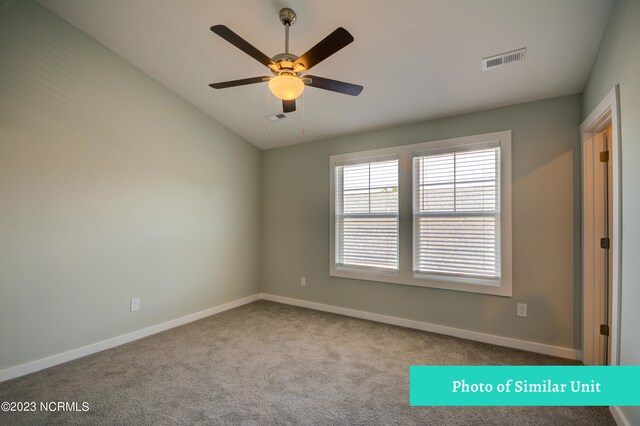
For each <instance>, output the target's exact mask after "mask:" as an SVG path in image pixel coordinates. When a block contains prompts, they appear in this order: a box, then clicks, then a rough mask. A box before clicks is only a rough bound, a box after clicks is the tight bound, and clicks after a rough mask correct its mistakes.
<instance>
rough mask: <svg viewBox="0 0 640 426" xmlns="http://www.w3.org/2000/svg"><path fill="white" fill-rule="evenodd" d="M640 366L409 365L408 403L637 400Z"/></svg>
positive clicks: (635, 402) (608, 402) (638, 402)
mask: <svg viewBox="0 0 640 426" xmlns="http://www.w3.org/2000/svg"><path fill="white" fill-rule="evenodd" d="M639 389H640V366H621V367H618V366H613V367H608V366H607V367H605V366H602V367H587V366H581V365H580V366H577V365H574V366H535V367H534V366H522V367H516V366H508V367H504V366H482V367H480V366H471V367H467V366H446V367H444V366H438V367H427V366H412V367H411V370H410V403H411V405H412V406H455V405H457V406H462V405H475V406H480V405H485V406H489V405H495V406H497V405H503V406H516V405H564V406H568V405H617V406H640V391H639Z"/></svg>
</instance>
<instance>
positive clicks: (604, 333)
mask: <svg viewBox="0 0 640 426" xmlns="http://www.w3.org/2000/svg"><path fill="white" fill-rule="evenodd" d="M600 334H601V335H602V336H608V335H609V326H608V325H607V324H600Z"/></svg>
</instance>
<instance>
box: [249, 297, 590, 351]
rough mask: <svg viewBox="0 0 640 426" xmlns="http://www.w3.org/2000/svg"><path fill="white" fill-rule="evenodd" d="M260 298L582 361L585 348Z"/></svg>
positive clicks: (346, 309) (292, 301)
mask: <svg viewBox="0 0 640 426" xmlns="http://www.w3.org/2000/svg"><path fill="white" fill-rule="evenodd" d="M260 298H261V299H264V300H269V301H271V302H278V303H284V304H286V305H293V306H300V307H302V308H309V309H315V310H316V311H324V312H331V313H334V314H340V315H346V316H349V317H354V318H360V319H366V320H369V321H375V322H381V323H384V324H391V325H397V326H400V327H407V328H413V329H416V330H422V331H429V332H431V333H437V334H444V335H447V336H453V337H459V338H462V339H468V340H474V341H476V342H482V343H489V344H492V345H497V346H505V347H507V348H513V349H520V350H523V351H529V352H536V353H540V354H544V355H551V356H557V357H560V358H568V359H573V360H580V359H581V357H582V354H581V351H579V350H576V349H571V348H563V347H560V346H551V345H546V344H544V343H536V342H529V341H527V340H519V339H512V338H510V337H502V336H496V335H493V334H486V333H480V332H477V331H469V330H464V329H461V328H454V327H447V326H444V325H438V324H431V323H427V322H422V321H415V320H409V319H404V318H398V317H392V316H388V315H381V314H374V313H371V312H365V311H358V310H355V309H350V308H342V307H339V306H333V305H325V304H323V303H317V302H309V301H307V300H301V299H292V298H290V297H284V296H277V295H275V294H269V293H261V294H260Z"/></svg>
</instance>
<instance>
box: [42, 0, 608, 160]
mask: <svg viewBox="0 0 640 426" xmlns="http://www.w3.org/2000/svg"><path fill="white" fill-rule="evenodd" d="M40 3H41V4H43V5H44V6H46V7H47V8H49V9H51V10H52V11H54V12H55V13H56V14H58V15H60V16H61V17H62V18H64V19H65V20H67V21H68V22H70V23H71V24H73V25H74V26H76V27H77V28H79V29H81V30H82V31H84V32H86V33H88V34H89V35H91V36H92V37H93V38H95V39H96V40H98V41H99V42H100V43H102V44H104V45H105V46H107V47H108V48H110V49H111V50H113V51H114V52H115V53H117V54H118V55H120V56H121V57H123V58H124V59H125V60H127V61H129V62H130V63H132V64H133V65H135V66H136V67H138V68H140V69H141V70H142V71H144V72H145V73H147V74H148V75H150V76H151V77H153V78H154V79H156V80H157V81H159V82H160V83H162V84H164V85H165V86H167V87H168V88H170V89H171V90H173V91H174V92H176V93H177V94H179V95H180V96H182V97H183V98H185V99H186V100H188V101H189V102H191V103H192V104H194V105H196V106H197V107H198V108H199V109H201V110H202V111H204V112H205V113H207V114H209V115H210V116H211V117H213V118H215V119H216V120H218V121H219V122H221V123H222V124H224V125H225V126H227V127H228V128H230V129H231V130H233V131H234V132H236V133H238V134H239V135H241V136H242V137H244V138H245V139H247V140H248V141H250V142H252V143H253V144H254V145H256V146H257V147H259V148H261V149H268V148H273V147H277V146H283V145H290V144H296V143H301V142H308V141H312V140H318V139H324V138H328V137H333V136H339V135H344V134H350V133H356V132H361V131H366V130H372V129H377V128H383V127H388V126H394V125H400V124H405V123H411V122H417V121H422V120H427V119H431V118H436V117H443V116H449V115H455V114H460V113H465V112H470V111H476V110H481V109H487V108H491V107H496V106H503V105H510V104H515V103H520V102H526V101H531V100H536V99H543V98H548V97H553V96H560V95H566V94H572V93H579V92H581V91H582V88H583V86H584V84H585V81H586V79H587V76H588V73H589V70H590V68H591V65H592V63H593V60H594V58H595V54H596V51H597V49H598V45H599V43H600V39H601V37H602V33H603V31H604V27H605V25H606V21H607V18H608V16H609V11H610V9H611V5H612V3H613V0H563V1H557V0H536V1H531V0H483V1H477V0H397V1H391V0H349V1H344V0H322V1H320V0H316V1H311V0H234V1H229V0H180V1H178V0H40ZM282 7H291V8H293V9H294V10H295V11H296V13H297V15H298V20H297V22H296V23H295V25H294V26H293V27H292V28H291V35H290V36H291V49H290V50H291V51H292V52H293V53H295V54H297V55H301V54H302V53H304V52H306V51H307V50H308V49H309V48H310V47H312V46H313V45H314V44H316V43H317V42H318V41H320V40H321V39H323V38H324V37H325V36H327V35H328V34H329V33H330V32H331V31H333V30H334V29H335V28H337V27H338V26H342V27H344V28H346V29H347V30H348V31H349V32H350V33H351V34H353V36H354V38H355V41H354V42H353V43H351V44H350V45H349V46H347V47H345V48H344V49H342V50H341V51H339V52H338V53H336V54H335V55H333V56H331V57H329V58H328V59H327V60H325V61H324V62H322V63H320V64H318V65H317V66H316V67H314V68H313V69H312V71H311V73H312V74H315V75H319V76H322V77H327V78H332V79H336V80H343V81H346V82H350V83H355V84H361V85H363V86H364V90H363V92H362V94H361V95H360V96H358V97H352V96H347V95H342V94H338V93H333V92H328V91H325V90H320V89H315V88H307V89H306V90H305V110H304V127H305V129H306V133H305V134H302V133H301V125H302V123H301V118H302V117H301V116H302V106H301V105H300V104H301V100H299V101H298V110H297V111H296V112H294V113H292V114H289V117H287V118H286V119H284V120H281V121H278V122H275V123H273V124H272V125H271V130H267V120H266V119H265V116H266V115H267V87H266V83H261V84H254V85H250V86H244V87H235V88H228V89H223V90H214V89H211V88H210V87H208V84H209V83H212V82H217V81H225V80H235V79H240V78H246V77H254V76H260V75H269V74H270V71H269V70H268V69H267V68H266V67H264V66H263V65H261V64H260V63H258V62H257V61H255V60H254V59H252V58H251V57H249V56H248V55H246V54H245V53H243V52H242V51H240V50H238V49H237V48H235V47H234V46H232V45H231V44H229V43H228V42H226V41H225V40H223V39H222V38H220V37H218V36H217V35H215V34H213V33H212V32H211V31H210V30H209V28H210V27H211V26H212V25H215V24H225V25H227V26H228V27H229V28H231V29H232V30H233V31H235V32H236V33H238V34H239V35H240V36H241V37H243V38H244V39H246V40H247V41H249V42H250V43H252V44H253V45H254V46H256V47H257V48H258V49H260V50H261V51H262V52H264V53H265V54H267V55H268V56H273V55H275V54H276V53H280V52H282V51H284V27H283V26H282V24H281V23H280V21H279V18H278V11H279V10H280V8H282ZM525 46H526V47H527V57H526V60H525V61H523V62H519V63H514V64H510V65H506V66H503V67H500V68H497V69H494V70H489V71H482V69H481V63H480V61H481V59H482V58H483V57H487V56H491V55H494V54H499V53H503V52H507V51H510V50H514V49H518V48H521V47H525ZM276 101H277V100H276V99H275V98H273V101H272V104H271V106H272V109H271V112H272V113H273V112H277V111H278V110H280V108H281V107H280V105H281V104H280V102H279V101H278V102H276Z"/></svg>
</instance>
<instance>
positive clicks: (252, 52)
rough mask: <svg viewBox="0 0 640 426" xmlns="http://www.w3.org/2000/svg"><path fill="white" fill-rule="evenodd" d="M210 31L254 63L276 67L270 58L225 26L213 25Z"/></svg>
mask: <svg viewBox="0 0 640 426" xmlns="http://www.w3.org/2000/svg"><path fill="white" fill-rule="evenodd" d="M211 31H213V32H214V33H216V34H218V35H219V36H220V37H222V38H223V39H225V40H227V41H228V42H229V43H231V44H233V45H234V46H235V47H237V48H238V49H240V50H242V51H243V52H244V53H246V54H247V55H249V56H251V57H252V58H253V59H255V60H256V61H258V62H260V63H261V64H263V65H265V66H267V67H271V66H275V67H277V65H276V63H275V62H273V61H272V60H271V58H270V57H268V56H267V55H265V54H264V53H262V52H261V51H259V50H258V49H256V48H255V47H254V46H253V45H251V44H250V43H249V42H248V41H246V40H245V39H243V38H242V37H240V36H239V35H238V34H236V33H234V32H233V31H231V30H230V29H229V28H228V27H227V26H225V25H214V26H213V27H211Z"/></svg>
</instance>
